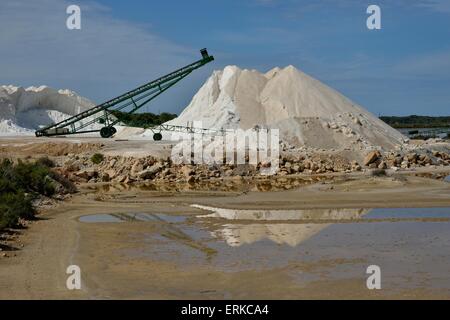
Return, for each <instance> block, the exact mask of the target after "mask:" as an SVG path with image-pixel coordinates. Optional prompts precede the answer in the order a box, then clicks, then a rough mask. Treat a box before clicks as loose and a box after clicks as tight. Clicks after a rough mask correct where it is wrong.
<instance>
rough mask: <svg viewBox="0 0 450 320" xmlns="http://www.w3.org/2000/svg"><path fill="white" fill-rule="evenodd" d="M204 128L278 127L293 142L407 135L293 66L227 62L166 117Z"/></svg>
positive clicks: (393, 142) (357, 142)
mask: <svg viewBox="0 0 450 320" xmlns="http://www.w3.org/2000/svg"><path fill="white" fill-rule="evenodd" d="M193 121H201V122H202V126H203V127H204V128H226V129H229V128H242V129H249V128H252V127H255V126H259V127H261V126H262V127H271V128H278V129H279V130H280V135H281V138H282V139H283V140H284V141H285V142H287V143H289V144H291V145H295V146H305V147H312V148H323V149H345V148H351V149H354V150H355V149H360V150H363V149H367V148H373V147H378V148H379V147H381V148H383V149H386V150H389V149H392V148H395V147H399V146H401V145H402V144H403V143H404V142H405V140H406V137H404V136H403V135H402V134H401V133H400V132H398V131H397V130H395V129H393V128H392V127H390V126H389V125H387V124H385V123H384V122H382V121H381V120H379V119H378V118H377V117H376V116H374V115H373V114H371V113H370V112H368V111H367V110H365V109H364V108H362V107H361V106H359V105H357V104H356V103H354V102H352V101H350V100H349V99H348V98H346V97H344V96H343V95H342V94H340V93H339V92H337V91H335V90H333V89H332V88H330V87H328V86H326V85H325V84H323V83H321V82H320V81H318V80H316V79H314V78H312V77H310V76H308V75H306V74H305V73H303V72H301V71H299V70H297V69H296V68H295V67H293V66H288V67H286V68H284V69H280V68H275V69H272V70H270V71H269V72H267V73H265V74H263V73H260V72H258V71H255V70H241V69H239V68H238V67H236V66H228V67H226V68H225V69H224V70H222V71H215V72H214V73H213V75H212V76H211V77H210V78H209V79H208V80H207V81H206V83H205V84H204V85H203V87H202V88H201V89H200V90H199V92H198V93H197V94H196V95H195V96H194V98H193V100H192V102H191V103H190V104H189V106H188V107H187V108H186V109H185V110H184V111H183V112H182V113H181V115H180V116H179V117H178V118H176V119H174V120H172V121H170V122H168V124H172V125H181V126H185V125H186V124H188V123H192V122H193Z"/></svg>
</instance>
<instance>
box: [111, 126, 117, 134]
mask: <svg viewBox="0 0 450 320" xmlns="http://www.w3.org/2000/svg"><path fill="white" fill-rule="evenodd" d="M110 130H111V133H112V134H111V135H112V136H113V135H115V134H116V133H117V129H116V128H114V127H111V128H110Z"/></svg>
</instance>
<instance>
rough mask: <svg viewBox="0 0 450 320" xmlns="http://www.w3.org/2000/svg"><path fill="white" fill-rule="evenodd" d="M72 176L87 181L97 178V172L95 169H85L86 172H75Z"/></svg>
mask: <svg viewBox="0 0 450 320" xmlns="http://www.w3.org/2000/svg"><path fill="white" fill-rule="evenodd" d="M74 175H75V176H76V177H78V178H81V179H85V180H88V181H89V180H90V179H92V178H96V177H98V172H97V171H96V170H95V169H86V170H81V171H78V172H75V173H74Z"/></svg>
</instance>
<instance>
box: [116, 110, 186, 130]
mask: <svg viewBox="0 0 450 320" xmlns="http://www.w3.org/2000/svg"><path fill="white" fill-rule="evenodd" d="M112 114H113V115H114V116H115V117H116V118H117V119H119V120H120V122H122V123H124V124H125V125H127V126H130V127H140V128H145V127H150V126H156V125H160V124H163V123H164V122H167V121H170V120H172V119H175V118H176V117H177V115H176V114H173V113H167V112H163V113H161V114H154V113H150V112H148V113H132V114H129V113H126V112H121V111H112Z"/></svg>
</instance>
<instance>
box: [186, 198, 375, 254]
mask: <svg viewBox="0 0 450 320" xmlns="http://www.w3.org/2000/svg"><path fill="white" fill-rule="evenodd" d="M193 207H195V208H199V209H203V210H208V211H212V212H213V213H211V214H209V215H204V216H201V217H202V218H222V219H227V220H233V221H239V222H240V223H239V224H234V223H233V224H226V225H224V226H223V228H222V229H220V230H218V231H216V232H214V235H215V236H217V237H221V238H224V239H225V241H226V242H227V244H228V245H230V246H233V247H238V246H241V245H243V244H251V243H254V242H257V241H260V240H264V239H269V240H271V241H273V242H275V243H277V244H287V245H289V246H292V247H295V246H297V245H299V244H300V243H302V242H303V241H306V240H308V239H309V238H311V237H312V236H314V235H315V234H317V233H319V232H320V231H322V230H323V229H325V228H327V227H328V226H330V225H331V224H330V223H328V222H329V221H330V220H332V221H333V220H335V221H339V220H355V219H359V218H361V216H363V215H364V214H366V213H367V212H368V210H367V209H312V210H234V209H223V208H213V207H207V206H201V205H193ZM246 221H261V222H265V221H267V222H270V223H258V224H254V223H253V224H251V223H249V224H243V222H246ZM280 221H284V223H281V222H280ZM286 221H289V222H291V223H286ZM305 221H311V222H312V221H313V222H314V223H305ZM320 221H324V222H325V223H320ZM295 222H297V223H295Z"/></svg>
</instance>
